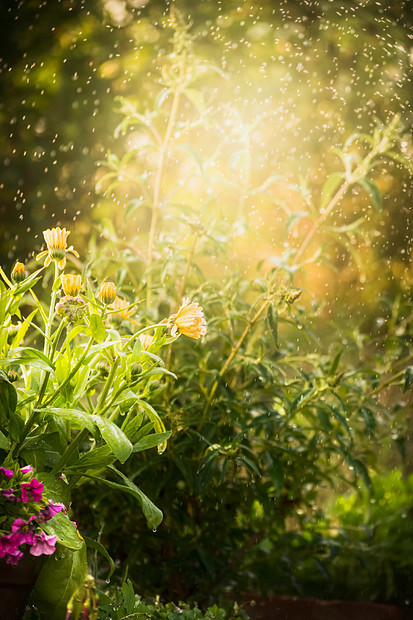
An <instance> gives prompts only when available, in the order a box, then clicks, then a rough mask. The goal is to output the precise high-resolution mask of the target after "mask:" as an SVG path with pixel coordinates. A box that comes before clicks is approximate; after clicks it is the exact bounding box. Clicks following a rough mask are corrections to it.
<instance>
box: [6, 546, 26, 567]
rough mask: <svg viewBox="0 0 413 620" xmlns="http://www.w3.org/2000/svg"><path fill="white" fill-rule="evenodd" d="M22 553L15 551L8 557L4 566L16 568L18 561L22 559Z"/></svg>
mask: <svg viewBox="0 0 413 620" xmlns="http://www.w3.org/2000/svg"><path fill="white" fill-rule="evenodd" d="M23 555H24V554H23V551H19V550H16V552H15V553H14V554H13V555H8V556H7V558H6V564H11V565H12V566H17V564H18V563H19V562H20V560H21V559H22V557H23Z"/></svg>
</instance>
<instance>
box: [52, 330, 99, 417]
mask: <svg viewBox="0 0 413 620" xmlns="http://www.w3.org/2000/svg"><path fill="white" fill-rule="evenodd" d="M92 343H93V337H91V338H90V339H89V342H88V343H87V345H86V349H85V352H84V353H83V355H82V357H81V358H80V359H79V360H78V362H77V363H76V364H75V366H74V367H73V369H72V370H71V371H70V373H69V374H68V376H67V377H66V379H65V380H64V381H63V383H62V384H61V385H59V387H58V388H57V390H56V391H55V392H53V394H51V395H50V396H49V398H48V399H47V401H46V402H45V403H44V404H43V405H42V409H43V408H44V407H48V406H49V405H50V404H51V403H52V402H53V401H54V400H55V398H56V397H57V396H58V395H59V394H60V392H61V391H62V390H63V389H64V388H65V387H66V386H67V385H68V383H69V382H70V380H71V379H72V377H74V375H75V374H76V373H77V371H78V370H79V368H80V367H81V366H82V365H83V363H84V361H85V359H86V358H87V355H88V353H89V350H90V347H91V346H92Z"/></svg>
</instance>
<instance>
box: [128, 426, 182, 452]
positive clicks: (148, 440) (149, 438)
mask: <svg viewBox="0 0 413 620" xmlns="http://www.w3.org/2000/svg"><path fill="white" fill-rule="evenodd" d="M171 435H172V432H171V431H166V432H165V433H151V434H150V435H146V437H142V439H140V440H139V441H138V442H137V443H135V444H134V445H133V452H142V451H143V450H149V448H154V447H155V446H159V444H162V443H164V442H166V441H167V440H168V439H169V437H170V436H171Z"/></svg>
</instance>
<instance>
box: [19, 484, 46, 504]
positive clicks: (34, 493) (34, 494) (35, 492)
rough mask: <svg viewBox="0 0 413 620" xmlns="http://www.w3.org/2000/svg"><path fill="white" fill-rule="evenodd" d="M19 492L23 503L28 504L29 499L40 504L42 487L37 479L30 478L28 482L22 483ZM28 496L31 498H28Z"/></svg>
mask: <svg viewBox="0 0 413 620" xmlns="http://www.w3.org/2000/svg"><path fill="white" fill-rule="evenodd" d="M21 490H22V500H23V502H28V501H29V499H31V500H32V501H33V502H40V500H41V499H42V493H43V485H42V483H41V482H39V481H38V480H37V478H32V480H30V482H22V485H21ZM29 494H30V496H31V497H30V498H29Z"/></svg>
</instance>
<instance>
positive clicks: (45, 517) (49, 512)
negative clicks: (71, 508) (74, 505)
mask: <svg viewBox="0 0 413 620" xmlns="http://www.w3.org/2000/svg"><path fill="white" fill-rule="evenodd" d="M61 510H66V506H65V505H64V504H58V503H56V504H55V503H54V502H52V501H50V503H49V505H48V506H46V508H43V510H41V511H40V518H39V521H50V519H52V518H53V517H54V516H55V515H57V513H58V512H60V511H61Z"/></svg>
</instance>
